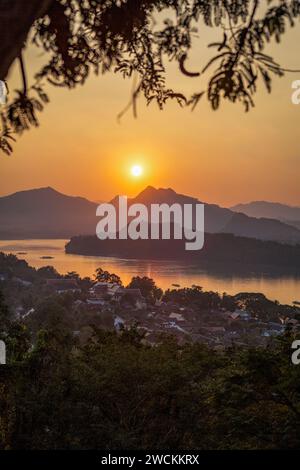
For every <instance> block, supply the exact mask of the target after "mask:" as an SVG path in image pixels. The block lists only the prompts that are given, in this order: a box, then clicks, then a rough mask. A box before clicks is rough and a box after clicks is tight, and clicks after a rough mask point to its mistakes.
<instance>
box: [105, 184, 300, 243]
mask: <svg viewBox="0 0 300 470" xmlns="http://www.w3.org/2000/svg"><path fill="white" fill-rule="evenodd" d="M111 202H112V203H113V204H115V205H116V204H117V197H115V198H114V199H113V200H112V201H111ZM199 202H201V201H199V200H198V199H196V198H193V197H190V196H186V195H183V194H178V193H176V192H175V191H174V190H173V189H171V188H168V189H163V188H159V189H155V188H153V187H152V186H148V187H147V188H146V189H144V191H142V192H141V193H140V194H139V195H138V196H136V197H135V198H133V199H128V205H130V204H134V203H137V204H138V203H142V204H145V205H146V206H147V207H148V208H149V207H150V204H151V203H152V204H158V203H167V204H169V205H171V204H175V203H177V204H180V205H181V206H183V205H184V204H193V205H196V204H197V203H199ZM204 204H205V232H207V233H232V234H234V235H237V236H241V237H250V238H257V239H259V240H269V241H277V242H283V243H300V230H299V229H297V228H295V227H292V226H291V225H288V224H286V223H283V222H281V221H279V220H275V219H268V218H261V219H258V218H255V217H248V216H247V215H245V214H241V213H236V212H233V211H232V210H230V209H226V208H223V207H220V206H217V205H215V204H206V203H204Z"/></svg>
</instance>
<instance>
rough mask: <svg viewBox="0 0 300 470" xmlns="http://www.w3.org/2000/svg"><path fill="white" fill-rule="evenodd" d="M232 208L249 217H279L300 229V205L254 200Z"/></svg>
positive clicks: (278, 218)
mask: <svg viewBox="0 0 300 470" xmlns="http://www.w3.org/2000/svg"><path fill="white" fill-rule="evenodd" d="M230 209H231V210H232V211H234V212H242V213H243V214H246V215H248V216H249V217H256V218H261V217H266V218H269V219H277V220H280V221H281V222H284V223H286V224H289V225H292V226H294V227H296V228H298V229H300V207H293V206H288V205H286V204H281V203H279V202H268V201H253V202H249V203H248V204H237V205H236V206H233V207H231V208H230Z"/></svg>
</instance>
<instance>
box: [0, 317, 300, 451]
mask: <svg viewBox="0 0 300 470" xmlns="http://www.w3.org/2000/svg"><path fill="white" fill-rule="evenodd" d="M291 341H292V338H291V337H285V338H282V339H281V340H280V341H277V343H276V344H275V345H273V347H270V348H268V349H238V348H237V349H231V350H227V351H225V352H223V353H220V352H216V351H213V350H211V349H209V348H207V347H206V346H203V345H200V344H196V343H195V344H187V345H185V346H178V345H177V344H176V342H175V341H173V340H172V339H171V338H166V339H165V340H164V341H163V342H162V343H161V344H160V345H157V346H156V347H155V348H153V347H149V346H145V345H144V344H143V339H142V337H140V336H139V335H138V333H137V332H134V331H132V332H131V333H130V332H129V333H127V334H122V335H116V334H115V333H110V332H104V331H102V330H99V329H98V330H95V332H94V336H93V337H92V339H91V340H90V341H89V342H88V343H87V344H86V345H85V346H79V345H78V344H76V342H74V340H73V339H72V337H71V336H70V335H69V334H68V333H67V332H66V331H65V330H64V329H63V328H61V327H59V326H56V327H53V328H50V329H48V330H41V331H40V333H39V334H38V337H37V341H36V343H35V346H34V348H33V350H31V351H30V349H29V348H28V349H27V350H24V349H22V351H21V356H22V367H17V366H16V365H15V366H11V367H10V369H9V373H8V375H7V376H6V377H4V376H3V375H1V377H0V405H1V407H2V410H3V413H1V418H0V447H1V448H2V449H3V448H6V449H94V448H98V449H99V448H113V449H199V450H200V449H278V448H288V449H297V448H299V446H300V441H299V426H300V408H299V403H300V400H299V399H300V396H299V379H300V376H299V374H300V369H299V367H297V366H293V365H292V364H291V362H290V353H291V350H290V345H291ZM4 410H5V411H4Z"/></svg>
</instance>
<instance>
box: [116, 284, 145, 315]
mask: <svg viewBox="0 0 300 470" xmlns="http://www.w3.org/2000/svg"><path fill="white" fill-rule="evenodd" d="M114 300H116V301H117V302H118V303H119V304H120V305H122V306H124V307H125V306H130V307H135V308H136V309H139V310H140V309H142V308H145V307H146V302H145V299H144V297H143V296H142V294H141V291H140V289H127V288H125V287H119V289H117V290H116V291H115V294H114Z"/></svg>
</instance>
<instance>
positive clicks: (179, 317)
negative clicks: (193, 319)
mask: <svg viewBox="0 0 300 470" xmlns="http://www.w3.org/2000/svg"><path fill="white" fill-rule="evenodd" d="M169 318H171V319H172V320H177V321H185V318H184V316H183V315H182V314H181V313H175V312H172V313H170V315H169Z"/></svg>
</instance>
